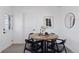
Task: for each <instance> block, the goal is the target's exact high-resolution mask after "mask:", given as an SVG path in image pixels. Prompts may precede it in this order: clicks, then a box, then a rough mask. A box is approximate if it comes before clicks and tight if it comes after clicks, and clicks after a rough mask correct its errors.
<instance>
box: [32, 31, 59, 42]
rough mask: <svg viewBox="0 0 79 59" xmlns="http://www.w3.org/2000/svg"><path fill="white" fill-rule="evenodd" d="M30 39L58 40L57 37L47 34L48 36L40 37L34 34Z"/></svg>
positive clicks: (40, 35)
mask: <svg viewBox="0 0 79 59" xmlns="http://www.w3.org/2000/svg"><path fill="white" fill-rule="evenodd" d="M31 38H33V39H36V40H48V41H49V40H54V39H57V38H58V35H56V34H49V35H42V34H40V33H34V34H32V35H31Z"/></svg>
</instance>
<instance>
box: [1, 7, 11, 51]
mask: <svg viewBox="0 0 79 59" xmlns="http://www.w3.org/2000/svg"><path fill="white" fill-rule="evenodd" d="M6 14H9V15H11V7H5V6H4V7H1V6H0V52H1V51H2V50H4V49H5V48H7V47H8V46H10V45H11V44H12V42H11V40H12V31H7V33H6V34H3V25H4V15H6Z"/></svg>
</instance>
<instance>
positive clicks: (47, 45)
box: [24, 32, 67, 53]
mask: <svg viewBox="0 0 79 59" xmlns="http://www.w3.org/2000/svg"><path fill="white" fill-rule="evenodd" d="M65 42H66V39H59V36H58V35H57V34H55V33H48V32H45V33H44V34H43V33H30V34H29V35H28V39H25V46H24V53H25V52H26V50H27V51H30V52H31V53H62V52H63V51H64V52H65V53H67V49H66V47H65Z"/></svg>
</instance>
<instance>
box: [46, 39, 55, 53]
mask: <svg viewBox="0 0 79 59" xmlns="http://www.w3.org/2000/svg"><path fill="white" fill-rule="evenodd" d="M55 41H56V40H50V41H47V52H48V53H55Z"/></svg>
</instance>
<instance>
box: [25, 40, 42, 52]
mask: <svg viewBox="0 0 79 59" xmlns="http://www.w3.org/2000/svg"><path fill="white" fill-rule="evenodd" d="M40 43H41V41H31V40H27V39H25V47H24V53H25V51H26V50H27V51H29V52H31V53H40V52H41V51H40V50H39V49H41V44H40Z"/></svg>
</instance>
